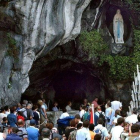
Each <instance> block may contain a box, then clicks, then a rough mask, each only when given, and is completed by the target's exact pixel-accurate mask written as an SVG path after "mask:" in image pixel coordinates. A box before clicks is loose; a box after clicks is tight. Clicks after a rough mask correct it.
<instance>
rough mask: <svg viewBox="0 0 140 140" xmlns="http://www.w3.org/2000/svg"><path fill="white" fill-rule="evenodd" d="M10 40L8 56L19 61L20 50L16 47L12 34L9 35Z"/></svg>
mask: <svg viewBox="0 0 140 140" xmlns="http://www.w3.org/2000/svg"><path fill="white" fill-rule="evenodd" d="M7 39H8V50H7V55H8V56H11V57H13V58H14V59H15V60H18V55H19V49H18V48H17V47H16V41H15V39H14V38H12V36H11V34H10V33H8V34H7Z"/></svg>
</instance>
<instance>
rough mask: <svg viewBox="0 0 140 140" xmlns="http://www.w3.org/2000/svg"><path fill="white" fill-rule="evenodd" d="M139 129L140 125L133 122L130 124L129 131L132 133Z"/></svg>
mask: <svg viewBox="0 0 140 140" xmlns="http://www.w3.org/2000/svg"><path fill="white" fill-rule="evenodd" d="M139 130H140V126H139V125H138V124H133V125H132V126H131V132H132V133H135V132H139Z"/></svg>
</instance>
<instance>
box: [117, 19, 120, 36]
mask: <svg viewBox="0 0 140 140" xmlns="http://www.w3.org/2000/svg"><path fill="white" fill-rule="evenodd" d="M117 38H120V21H118V25H117Z"/></svg>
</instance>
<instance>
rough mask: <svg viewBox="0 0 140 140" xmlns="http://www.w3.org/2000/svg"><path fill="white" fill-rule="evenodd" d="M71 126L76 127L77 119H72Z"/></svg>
mask: <svg viewBox="0 0 140 140" xmlns="http://www.w3.org/2000/svg"><path fill="white" fill-rule="evenodd" d="M70 126H71V127H75V126H76V122H75V119H73V120H71V121H70Z"/></svg>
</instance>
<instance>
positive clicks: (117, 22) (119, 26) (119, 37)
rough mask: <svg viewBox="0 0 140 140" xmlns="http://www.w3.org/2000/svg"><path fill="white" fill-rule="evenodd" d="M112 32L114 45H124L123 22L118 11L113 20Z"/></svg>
mask: <svg viewBox="0 0 140 140" xmlns="http://www.w3.org/2000/svg"><path fill="white" fill-rule="evenodd" d="M113 32H114V39H115V43H116V44H123V43H124V38H123V35H124V22H123V17H122V15H121V11H120V9H118V10H117V12H116V14H115V16H114V19H113Z"/></svg>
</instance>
